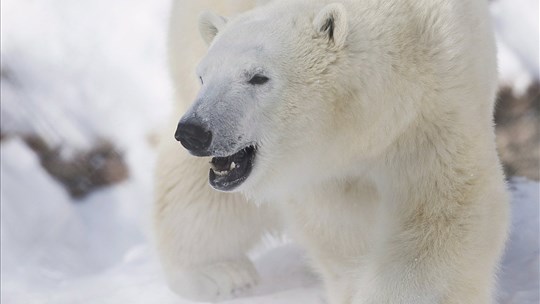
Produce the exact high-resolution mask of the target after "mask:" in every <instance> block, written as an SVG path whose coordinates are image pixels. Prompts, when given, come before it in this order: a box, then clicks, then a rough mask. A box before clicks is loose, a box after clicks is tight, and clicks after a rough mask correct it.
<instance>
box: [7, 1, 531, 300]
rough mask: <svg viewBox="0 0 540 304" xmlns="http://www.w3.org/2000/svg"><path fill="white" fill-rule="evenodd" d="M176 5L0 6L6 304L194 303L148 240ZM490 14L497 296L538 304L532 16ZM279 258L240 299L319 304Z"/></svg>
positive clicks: (263, 266)
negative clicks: (501, 224) (494, 62)
mask: <svg viewBox="0 0 540 304" xmlns="http://www.w3.org/2000/svg"><path fill="white" fill-rule="evenodd" d="M170 4H171V3H170V0H153V1H147V0H115V1H107V0H78V1H72V0H71V1H70V0H39V1H38V0H2V2H1V120H0V156H1V176H0V177H1V185H0V187H1V188H0V189H1V301H2V303H7V304H11V303H25V304H26V303H125V302H129V303H189V302H186V301H182V300H180V299H177V298H176V297H175V296H174V295H172V294H171V293H170V292H169V291H168V289H167V287H166V285H165V282H164V280H163V279H162V277H161V272H160V269H159V264H158V263H157V260H156V258H155V254H154V252H153V247H152V245H151V241H150V239H151V238H150V236H151V233H150V225H151V223H150V214H151V204H152V188H153V185H152V184H153V181H152V179H153V176H152V175H153V164H154V159H155V153H156V151H155V148H156V144H157V140H158V139H157V134H158V133H159V130H160V128H162V127H163V126H164V123H166V122H167V121H168V118H169V117H168V115H169V111H170V110H171V104H172V100H173V96H172V88H171V84H170V82H169V79H168V74H167V73H168V71H167V66H166V65H167V63H166V41H165V38H166V30H167V19H168V13H169V6H170ZM490 6H491V13H492V16H493V19H494V25H495V31H496V35H497V44H498V52H499V53H498V58H499V72H500V75H499V76H500V82H499V84H500V89H499V97H498V104H497V108H496V112H495V121H496V132H497V145H498V148H499V154H500V156H501V159H502V161H503V163H504V168H505V171H506V173H507V176H508V180H509V188H510V190H511V191H512V198H513V199H512V208H513V215H512V217H513V218H512V221H513V230H512V235H511V240H510V241H509V247H508V249H507V252H506V255H505V258H504V262H503V266H502V268H501V273H500V284H499V285H500V288H499V292H498V293H499V299H500V303H516V304H528V303H531V304H532V303H534V304H537V303H539V301H540V297H539V287H538V276H539V275H538V271H539V253H540V249H539V245H538V243H539V229H540V227H539V223H538V218H539V208H538V205H539V192H540V186H539V183H538V181H539V179H540V82H539V59H538V58H539V22H538V12H539V5H538V1H536V0H492V1H490ZM171 140H172V134H171ZM179 149H180V146H179ZM274 247H275V248H264V249H260V250H258V251H257V252H255V253H253V256H254V258H255V259H256V264H257V268H258V269H259V271H260V272H261V274H262V277H263V284H262V286H260V287H259V288H258V289H257V290H256V291H255V294H254V295H253V298H251V299H241V300H237V301H234V303H323V302H322V301H323V300H321V297H322V296H321V294H320V291H319V288H318V283H317V281H316V279H315V278H314V276H313V275H312V274H310V273H309V271H308V270H307V267H306V266H305V265H304V263H303V259H302V256H301V255H302V254H301V251H299V250H297V249H295V248H292V247H290V246H288V245H285V246H281V245H275V246H274ZM269 294H270V295H272V296H269ZM231 303H233V302H231Z"/></svg>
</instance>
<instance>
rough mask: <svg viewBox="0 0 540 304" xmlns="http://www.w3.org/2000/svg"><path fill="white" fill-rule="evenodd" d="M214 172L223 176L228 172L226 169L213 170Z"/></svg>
mask: <svg viewBox="0 0 540 304" xmlns="http://www.w3.org/2000/svg"><path fill="white" fill-rule="evenodd" d="M214 173H215V174H216V175H219V176H224V175H227V174H229V171H226V170H225V171H214Z"/></svg>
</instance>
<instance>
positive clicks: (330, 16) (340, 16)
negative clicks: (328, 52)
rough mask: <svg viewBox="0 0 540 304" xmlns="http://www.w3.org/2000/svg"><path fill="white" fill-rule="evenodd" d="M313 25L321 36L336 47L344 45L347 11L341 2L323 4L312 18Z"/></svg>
mask: <svg viewBox="0 0 540 304" xmlns="http://www.w3.org/2000/svg"><path fill="white" fill-rule="evenodd" d="M313 26H314V27H315V31H317V32H318V33H319V34H320V35H322V36H323V37H326V38H327V39H328V41H329V42H330V43H332V44H333V45H334V46H335V47H337V48H342V47H343V46H344V45H345V40H346V38H347V34H348V30H349V25H348V22H347V12H346V10H345V7H344V6H343V4H341V3H332V4H328V5H327V6H325V7H324V8H323V9H322V10H321V11H320V12H319V13H318V14H317V16H316V17H315V19H314V20H313Z"/></svg>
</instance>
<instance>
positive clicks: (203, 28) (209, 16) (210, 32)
mask: <svg viewBox="0 0 540 304" xmlns="http://www.w3.org/2000/svg"><path fill="white" fill-rule="evenodd" d="M226 24H227V18H225V17H222V16H218V15H216V14H214V13H212V12H210V11H204V12H202V13H201V14H200V15H199V33H200V34H201V36H202V38H203V39H204V41H205V42H206V44H208V45H210V43H212V40H214V37H216V35H217V33H218V32H219V31H221V30H222V29H223V28H224V27H225V25H226Z"/></svg>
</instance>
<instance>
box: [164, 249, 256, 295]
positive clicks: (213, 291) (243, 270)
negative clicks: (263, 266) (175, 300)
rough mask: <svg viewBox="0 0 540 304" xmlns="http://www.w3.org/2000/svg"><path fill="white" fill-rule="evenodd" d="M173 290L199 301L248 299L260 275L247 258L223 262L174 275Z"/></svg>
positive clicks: (171, 284) (171, 283)
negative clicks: (245, 297)
mask: <svg viewBox="0 0 540 304" xmlns="http://www.w3.org/2000/svg"><path fill="white" fill-rule="evenodd" d="M173 276H174V277H173V278H171V280H169V285H170V288H171V289H172V290H173V291H174V292H175V293H176V294H178V295H179V296H181V297H183V298H187V299H191V300H196V301H212V302H213V301H224V300H228V299H232V298H236V297H239V296H245V295H248V294H249V292H250V290H251V288H252V287H254V286H255V285H257V283H258V280H259V275H258V274H257V271H256V270H255V267H254V266H253V263H251V261H250V260H249V259H248V258H243V259H239V260H233V261H222V262H218V263H214V264H209V265H204V266H198V267H196V268H193V269H190V270H182V271H179V272H177V273H175V274H173Z"/></svg>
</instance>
